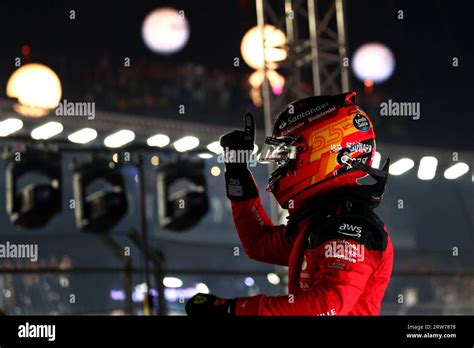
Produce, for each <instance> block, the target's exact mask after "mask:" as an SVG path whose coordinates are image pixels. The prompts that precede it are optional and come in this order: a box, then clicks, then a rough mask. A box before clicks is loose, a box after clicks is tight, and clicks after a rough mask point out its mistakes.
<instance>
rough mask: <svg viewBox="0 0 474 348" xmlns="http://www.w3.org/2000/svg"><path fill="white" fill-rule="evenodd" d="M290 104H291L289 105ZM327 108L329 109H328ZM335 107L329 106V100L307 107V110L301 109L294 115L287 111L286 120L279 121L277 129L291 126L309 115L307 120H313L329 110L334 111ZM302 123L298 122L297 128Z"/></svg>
mask: <svg viewBox="0 0 474 348" xmlns="http://www.w3.org/2000/svg"><path fill="white" fill-rule="evenodd" d="M290 106H292V105H290ZM328 108H329V109H328ZM335 109H336V108H335V107H334V106H332V107H330V104H329V102H325V103H323V104H320V105H317V106H315V107H312V108H309V109H307V110H303V111H301V112H299V113H297V114H296V115H295V114H293V113H291V112H288V114H289V116H288V118H286V120H282V121H280V124H278V129H280V130H283V129H285V128H286V127H288V126H291V125H292V124H294V123H297V122H298V121H302V120H304V121H305V120H306V119H307V118H308V117H309V116H311V117H309V119H308V120H309V122H312V121H314V120H315V119H318V118H320V117H322V116H324V115H326V114H328V113H329V112H332V111H334V110H335ZM301 125H302V124H300V125H299V126H298V127H296V128H299V127H300V126H301Z"/></svg>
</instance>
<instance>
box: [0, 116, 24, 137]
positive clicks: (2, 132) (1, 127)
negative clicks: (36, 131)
mask: <svg viewBox="0 0 474 348" xmlns="http://www.w3.org/2000/svg"><path fill="white" fill-rule="evenodd" d="M22 128H23V121H22V120H19V119H18V118H7V119H6V120H4V121H2V122H0V137H6V136H9V135H10V134H13V133H15V132H18V131H19V130H20V129H22Z"/></svg>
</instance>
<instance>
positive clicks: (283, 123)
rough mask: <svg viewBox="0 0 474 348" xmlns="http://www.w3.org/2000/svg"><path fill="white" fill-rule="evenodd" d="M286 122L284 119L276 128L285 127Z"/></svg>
mask: <svg viewBox="0 0 474 348" xmlns="http://www.w3.org/2000/svg"><path fill="white" fill-rule="evenodd" d="M286 124H287V123H286V122H285V121H282V122H281V123H280V125H279V126H278V129H283V128H285V127H286Z"/></svg>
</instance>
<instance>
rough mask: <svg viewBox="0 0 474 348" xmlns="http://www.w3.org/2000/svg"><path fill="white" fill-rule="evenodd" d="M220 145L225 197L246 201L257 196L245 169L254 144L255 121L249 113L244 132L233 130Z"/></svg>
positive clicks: (245, 117)
mask: <svg viewBox="0 0 474 348" xmlns="http://www.w3.org/2000/svg"><path fill="white" fill-rule="evenodd" d="M220 144H221V146H222V147H223V150H224V160H225V167H226V170H225V180H226V191H227V197H228V198H229V199H231V200H237V201H242V200H247V199H251V198H254V197H257V195H258V189H257V186H256V185H255V182H254V180H253V177H252V174H251V173H250V171H249V170H248V168H247V164H248V161H249V160H250V159H251V155H252V151H253V148H254V144H255V120H254V118H253V115H252V114H251V113H250V112H247V113H246V114H245V115H244V130H239V129H236V130H233V131H232V132H230V133H227V134H225V135H223V136H222V137H221V139H220Z"/></svg>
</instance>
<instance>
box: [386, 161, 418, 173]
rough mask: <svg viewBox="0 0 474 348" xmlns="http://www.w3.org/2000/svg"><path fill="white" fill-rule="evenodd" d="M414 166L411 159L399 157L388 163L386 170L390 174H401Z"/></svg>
mask: <svg viewBox="0 0 474 348" xmlns="http://www.w3.org/2000/svg"><path fill="white" fill-rule="evenodd" d="M414 166H415V162H413V160H412V159H410V158H401V159H399V160H398V161H396V162H394V163H392V164H391V165H390V168H389V170H388V172H389V174H390V175H402V174H404V173H406V172H408V171H409V170H410V169H412V168H413V167H414Z"/></svg>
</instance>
